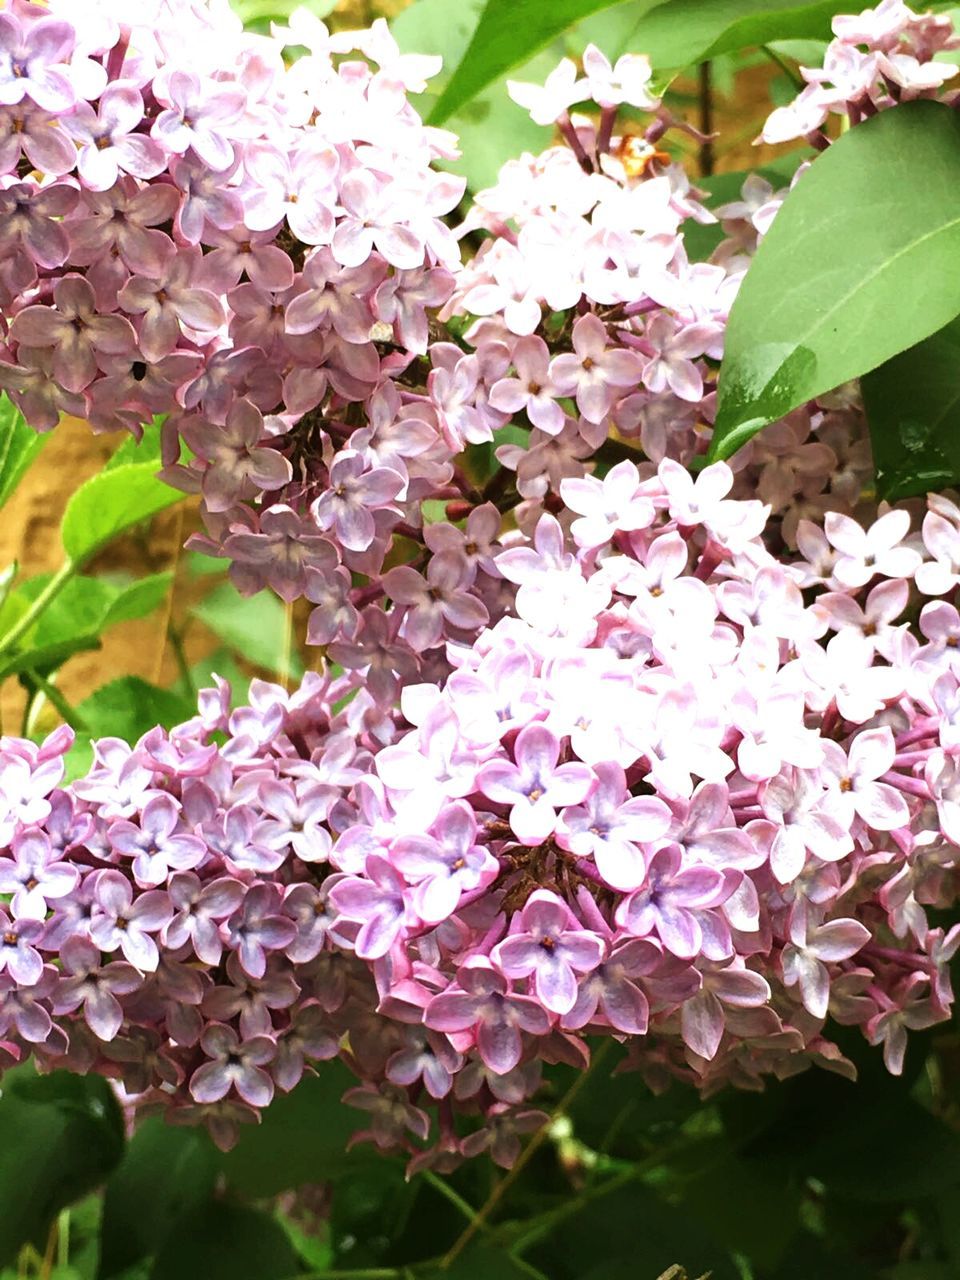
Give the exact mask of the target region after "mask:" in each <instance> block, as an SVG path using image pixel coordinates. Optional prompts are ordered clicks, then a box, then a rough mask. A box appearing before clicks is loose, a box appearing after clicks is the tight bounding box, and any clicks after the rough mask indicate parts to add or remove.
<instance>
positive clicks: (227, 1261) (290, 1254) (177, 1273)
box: [150, 1200, 300, 1280]
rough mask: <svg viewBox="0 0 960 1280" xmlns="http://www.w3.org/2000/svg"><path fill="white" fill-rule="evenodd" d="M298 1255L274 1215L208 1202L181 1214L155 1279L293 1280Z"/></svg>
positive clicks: (163, 1249)
mask: <svg viewBox="0 0 960 1280" xmlns="http://www.w3.org/2000/svg"><path fill="white" fill-rule="evenodd" d="M299 1269H300V1268H299V1266H298V1264H297V1255H296V1253H295V1252H294V1249H293V1246H292V1245H291V1244H290V1241H289V1240H288V1239H287V1236H286V1234H285V1232H284V1230H283V1228H282V1227H281V1226H280V1224H279V1223H277V1222H275V1221H274V1220H273V1218H271V1217H270V1215H269V1214H266V1213H261V1212H260V1211H259V1210H257V1209H248V1208H246V1207H245V1206H244V1205H239V1204H230V1203H229V1202H227V1201H223V1200H208V1201H207V1202H206V1203H205V1204H202V1205H200V1206H198V1207H197V1208H195V1209H193V1210H191V1211H190V1212H189V1213H186V1214H184V1215H183V1216H182V1217H180V1218H178V1219H177V1220H176V1222H175V1223H174V1224H173V1228H172V1230H171V1231H170V1232H169V1233H168V1235H167V1238H166V1240H165V1241H164V1243H163V1245H162V1247H161V1249H160V1252H159V1253H158V1254H157V1257H156V1261H155V1262H154V1264H153V1270H152V1271H151V1272H150V1280H290V1277H292V1276H295V1275H296V1274H297V1272H298V1271H299Z"/></svg>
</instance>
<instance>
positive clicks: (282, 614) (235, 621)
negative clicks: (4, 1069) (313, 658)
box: [191, 582, 303, 679]
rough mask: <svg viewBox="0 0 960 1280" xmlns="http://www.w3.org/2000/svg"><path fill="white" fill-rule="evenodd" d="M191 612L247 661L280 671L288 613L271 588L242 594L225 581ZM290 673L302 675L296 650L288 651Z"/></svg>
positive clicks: (301, 667) (273, 670)
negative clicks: (290, 652)
mask: <svg viewBox="0 0 960 1280" xmlns="http://www.w3.org/2000/svg"><path fill="white" fill-rule="evenodd" d="M191 613H192V614H193V616H194V617H195V618H199V619H200V621H201V622H203V623H205V624H206V625H207V626H208V627H209V628H210V630H211V631H213V632H214V633H215V634H216V635H218V636H219V637H220V639H221V640H223V641H224V642H225V643H226V644H227V645H229V646H230V648H231V649H234V650H235V651H236V652H237V654H239V655H240V656H241V657H243V658H245V659H246V660H247V661H248V662H253V663H255V664H256V665H257V666H258V667H263V668H264V669H265V670H266V671H271V672H274V673H279V672H281V671H282V669H283V664H284V661H285V651H286V631H287V615H286V610H285V609H284V607H283V605H282V604H281V602H280V601H279V600H278V599H277V597H276V596H275V595H274V594H273V593H272V592H270V591H259V592H257V594H256V595H255V596H241V595H240V593H239V592H238V591H237V589H236V587H234V586H232V585H231V584H230V583H228V582H225V583H224V584H223V585H222V586H219V587H217V588H216V589H215V590H214V591H211V592H210V594H209V595H208V596H207V598H206V599H205V600H202V601H201V602H200V604H198V605H195V606H194V607H193V609H192V610H191ZM290 674H291V675H292V676H294V677H296V678H298V679H299V677H300V676H302V675H303V663H302V662H301V660H300V658H299V656H298V655H297V654H296V653H292V654H291V655H290Z"/></svg>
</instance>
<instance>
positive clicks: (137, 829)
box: [107, 795, 207, 888]
mask: <svg viewBox="0 0 960 1280" xmlns="http://www.w3.org/2000/svg"><path fill="white" fill-rule="evenodd" d="M107 839H108V840H109V841H110V844H111V845H112V847H113V848H114V849H115V850H116V851H117V853H121V854H123V855H124V856H125V857H127V858H132V859H133V866H132V868H131V869H132V871H133V878H134V879H135V880H136V882H137V884H138V885H140V886H141V888H154V887H156V886H157V885H160V884H163V883H164V881H165V880H166V879H167V877H168V876H169V874H170V872H171V871H188V870H189V869H190V868H191V867H196V866H199V864H200V863H201V862H202V861H203V859H204V858H205V857H206V853H207V847H206V845H205V844H204V843H203V841H202V840H201V839H199V838H198V837H197V836H191V835H186V834H185V833H184V831H183V829H182V828H181V827H180V808H179V806H178V804H177V802H176V801H175V800H174V799H173V798H172V796H168V795H159V796H154V797H153V798H152V799H150V800H148V801H147V803H146V804H145V805H144V807H143V810H142V812H141V814H140V822H139V825H137V824H136V823H133V822H128V821H127V820H126V819H124V818H121V819H120V820H119V821H117V822H114V823H111V825H110V827H109V828H108V830H107Z"/></svg>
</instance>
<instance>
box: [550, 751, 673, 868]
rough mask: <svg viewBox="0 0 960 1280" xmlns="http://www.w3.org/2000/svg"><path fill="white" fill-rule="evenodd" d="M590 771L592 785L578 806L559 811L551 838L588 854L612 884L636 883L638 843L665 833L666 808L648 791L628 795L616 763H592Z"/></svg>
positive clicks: (642, 865) (563, 846) (583, 855)
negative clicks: (554, 833) (553, 834)
mask: <svg viewBox="0 0 960 1280" xmlns="http://www.w3.org/2000/svg"><path fill="white" fill-rule="evenodd" d="M594 773H595V774H596V776H597V779H598V785H597V786H596V788H595V789H594V790H593V791H592V792H591V793H590V795H589V796H587V798H586V800H585V801H584V802H583V804H582V805H581V806H579V807H576V808H571V809H564V811H563V813H562V814H561V815H560V822H559V824H558V828H557V843H558V844H559V845H560V847H561V849H569V850H570V852H571V853H575V854H577V856H578V857H581V858H591V857H592V858H593V860H594V862H595V863H596V864H597V870H598V871H599V872H600V874H601V875H602V876H603V878H604V880H606V882H607V884H609V885H611V886H612V887H613V888H614V889H620V890H630V889H637V888H639V887H640V885H641V884H643V881H644V879H645V877H646V874H647V866H646V861H645V859H644V856H643V853H642V852H641V849H640V846H641V845H643V844H649V843H650V842H651V841H654V840H658V839H659V838H660V837H661V836H663V835H665V834H666V832H667V830H668V828H669V826H670V818H671V814H670V810H669V809H668V808H667V806H666V805H665V804H664V803H663V801H662V800H660V799H657V798H656V797H654V796H639V797H637V798H636V799H634V798H633V797H631V796H630V794H629V792H628V791H627V780H626V775H625V774H624V772H623V770H622V769H621V768H620V766H619V765H617V764H598V765H595V766H594Z"/></svg>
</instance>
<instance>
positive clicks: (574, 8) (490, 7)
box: [430, 0, 651, 124]
mask: <svg viewBox="0 0 960 1280" xmlns="http://www.w3.org/2000/svg"><path fill="white" fill-rule="evenodd" d="M614 3H616V0H553V3H550V4H544V3H543V0H487V3H486V5H485V6H484V10H483V13H482V15H481V17H480V21H479V23H478V24H477V27H476V30H475V31H474V33H473V37H472V39H471V41H470V43H469V45H468V46H467V50H466V52H465V53H464V55H463V58H462V59H461V61H460V63H459V64H458V66H457V69H456V71H454V73H453V75H452V76H451V78H450V80H449V82H448V83H447V86H446V88H445V89H444V91H443V93H442V94H441V96H440V99H439V101H438V102H437V104H436V106H435V107H434V108H433V111H432V112H431V113H430V123H431V124H443V122H444V121H445V120H448V119H449V118H450V117H451V116H452V115H453V114H454V112H456V111H459V110H460V109H461V108H462V107H463V106H464V104H465V103H467V102H469V101H470V100H471V98H475V97H476V95H477V94H478V93H480V92H481V91H482V90H483V89H485V88H486V87H487V85H489V84H492V82H493V81H494V80H496V79H498V78H499V77H500V76H502V75H503V74H504V73H505V72H507V71H510V70H511V69H512V68H513V67H517V66H519V65H520V64H521V63H522V62H526V61H527V59H528V58H530V57H532V56H533V54H535V53H537V52H539V50H541V49H543V48H545V47H546V46H547V45H548V44H549V43H550V41H551V40H553V39H555V37H557V36H559V35H561V34H562V33H563V32H564V31H566V30H567V28H568V27H571V26H573V24H574V23H575V22H579V20H580V19H581V18H585V17H587V16H589V15H590V14H592V13H597V12H599V11H600V10H601V9H609V8H611V7H612V5H613V4H614ZM633 7H634V8H635V10H636V13H637V17H638V18H639V16H640V14H641V13H643V12H644V10H645V9H648V8H650V7H651V3H650V0H633Z"/></svg>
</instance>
